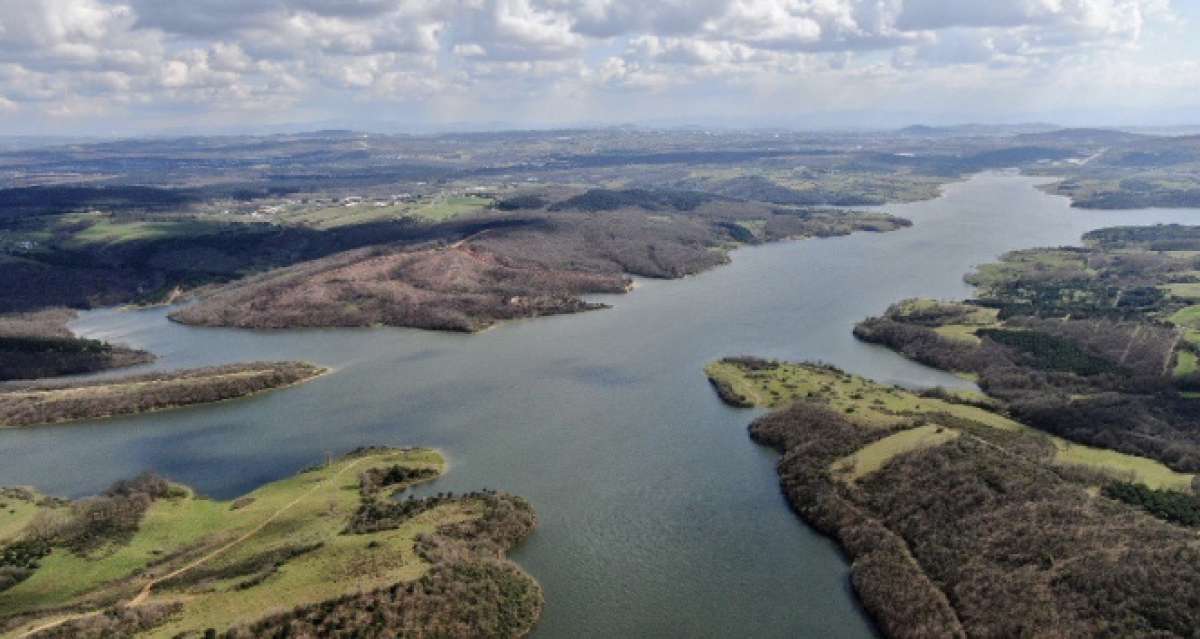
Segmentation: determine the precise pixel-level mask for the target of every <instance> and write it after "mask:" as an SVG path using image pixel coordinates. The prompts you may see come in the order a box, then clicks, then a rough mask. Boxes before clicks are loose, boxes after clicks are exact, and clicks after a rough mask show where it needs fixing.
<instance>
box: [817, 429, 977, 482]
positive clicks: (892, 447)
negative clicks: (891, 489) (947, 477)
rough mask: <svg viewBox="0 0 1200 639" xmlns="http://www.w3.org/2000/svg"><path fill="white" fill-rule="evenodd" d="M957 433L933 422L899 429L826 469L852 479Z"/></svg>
mask: <svg viewBox="0 0 1200 639" xmlns="http://www.w3.org/2000/svg"><path fill="white" fill-rule="evenodd" d="M961 434H962V433H961V432H959V431H957V430H954V429H953V428H944V427H942V426H938V425H937V424H926V425H925V426H917V427H916V428H910V429H908V430H902V431H900V432H898V433H896V434H894V435H888V436H887V437H884V438H883V439H881V440H879V441H877V442H874V443H871V444H868V445H866V446H864V447H862V448H860V449H858V450H857V451H855V452H854V453H853V454H851V455H848V456H846V457H843V458H841V459H839V460H837V461H835V462H834V463H833V465H832V466H831V467H830V469H831V470H832V471H833V473H834V476H835V477H839V478H841V479H844V480H851V481H853V480H856V479H860V478H862V477H865V476H866V475H869V474H871V473H873V472H875V471H877V470H879V469H880V468H883V465H884V464H886V463H887V462H888V461H890V460H891V459H892V458H893V457H896V456H897V455H901V454H904V453H907V452H911V451H914V450H920V449H922V448H928V447H930V446H938V445H941V444H944V443H946V442H948V441H951V440H954V439H956V438H957V437H958V436H959V435H961Z"/></svg>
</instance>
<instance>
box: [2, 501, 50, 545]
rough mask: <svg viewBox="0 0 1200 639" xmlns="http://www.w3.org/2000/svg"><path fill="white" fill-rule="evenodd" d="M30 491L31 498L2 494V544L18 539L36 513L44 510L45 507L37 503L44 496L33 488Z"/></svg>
mask: <svg viewBox="0 0 1200 639" xmlns="http://www.w3.org/2000/svg"><path fill="white" fill-rule="evenodd" d="M9 490H11V489H9ZM18 490H22V489H18ZM29 492H30V495H31V496H32V499H31V500H27V499H22V498H18V497H13V496H8V495H0V544H4V543H5V542H8V541H12V540H13V539H16V538H17V537H18V536H19V535H20V533H21V531H22V530H24V529H25V527H26V526H28V525H29V522H31V521H33V517H34V515H36V514H37V513H38V511H41V510H43V507H41V506H38V505H37V500H39V499H41V498H42V496H41V495H39V494H37V493H36V492H33V491H32V490H30V491H29Z"/></svg>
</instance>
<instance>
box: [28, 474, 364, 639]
mask: <svg viewBox="0 0 1200 639" xmlns="http://www.w3.org/2000/svg"><path fill="white" fill-rule="evenodd" d="M363 459H364V458H362V457H360V458H358V459H355V460H354V461H351V462H350V463H349V464H346V466H345V467H344V468H342V469H341V470H339V471H337V472H336V473H334V474H333V476H332V477H330V478H329V479H326V480H325V481H323V482H319V483H318V484H317V485H316V486H313V487H312V488H310V489H309V490H308V492H306V493H304V494H303V495H300V496H299V497H297V498H295V499H293V500H292V501H290V502H288V503H287V504H285V505H284V506H283V507H282V508H280V509H279V510H276V511H275V512H273V513H271V514H270V515H269V516H268V517H267V518H266V519H264V520H262V521H261V522H259V523H258V524H257V525H256V526H254V528H251V529H250V530H248V531H246V532H244V533H242V534H241V535H240V536H238V537H237V538H236V539H234V540H232V541H230V542H228V543H226V544H224V545H223V546H221V547H219V548H217V549H215V550H213V551H212V552H210V553H208V554H207V555H204V556H203V557H200V558H199V559H197V560H195V561H193V562H191V563H190V564H187V565H186V566H183V567H182V568H178V569H176V570H173V571H171V572H169V573H167V574H165V575H163V576H161V577H155V578H154V579H151V580H150V581H149V582H147V583H146V585H145V586H143V587H142V589H141V591H140V592H138V594H137V596H135V597H134V598H133V599H130V600H129V603H127V604H125V605H126V607H133V606H140V605H142V604H144V603H146V600H147V599H149V598H150V594H151V592H152V591H153V590H154V587H155V586H157V585H158V584H160V583H162V582H164V581H167V580H168V579H174V578H175V577H178V576H179V575H182V574H184V573H186V572H188V571H189V570H194V569H196V568H197V567H199V566H202V565H204V564H205V563H207V562H209V561H212V560H213V559H214V558H216V557H218V556H220V555H221V554H222V553H224V552H226V551H228V550H229V549H230V548H233V547H235V546H237V545H238V544H241V543H243V542H245V541H246V540H247V539H249V538H251V537H253V536H254V535H256V534H258V533H259V532H261V531H262V529H263V528H266V527H267V526H268V525H270V523H271V522H273V521H275V520H276V519H278V518H279V516H280V515H282V514H283V513H285V512H287V511H289V510H291V509H292V508H294V507H295V506H296V504H299V503H300V502H302V501H304V500H305V499H308V498H309V497H311V496H312V495H313V493H315V492H317V491H318V490H320V489H321V488H323V487H324V486H325V485H326V484H328V483H330V482H333V481H337V479H338V478H339V477H341V476H342V473H345V472H346V471H348V470H350V469H351V468H354V467H355V466H356V465H358V463H359V462H361V461H362V460H363ZM101 612H103V611H102V610H93V611H92V612H86V613H80V614H77V615H69V616H67V617H63V618H61V619H56V620H54V621H51V622H48V623H44V624H42V625H40V626H36V627H34V628H32V629H30V630H27V631H26V632H24V633H22V634H20V635H17V636H18V637H21V638H24V637H29V636H31V635H34V634H37V633H39V632H42V631H45V630H49V629H51V628H54V627H57V626H61V625H62V624H64V623H67V622H68V621H76V620H79V619H87V618H88V617H94V616H96V615H98V614H100V613H101Z"/></svg>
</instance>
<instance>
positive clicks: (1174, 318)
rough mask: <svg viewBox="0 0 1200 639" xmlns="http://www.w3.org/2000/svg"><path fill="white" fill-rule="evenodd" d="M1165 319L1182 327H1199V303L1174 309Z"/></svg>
mask: <svg viewBox="0 0 1200 639" xmlns="http://www.w3.org/2000/svg"><path fill="white" fill-rule="evenodd" d="M1167 321H1168V322H1170V323H1172V324H1174V325H1176V326H1182V327H1184V328H1191V329H1200V305H1197V306H1189V307H1187V308H1184V309H1180V310H1178V311H1175V312H1174V313H1172V314H1171V316H1170V317H1168V318H1167Z"/></svg>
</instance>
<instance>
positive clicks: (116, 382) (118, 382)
mask: <svg viewBox="0 0 1200 639" xmlns="http://www.w3.org/2000/svg"><path fill="white" fill-rule="evenodd" d="M303 363H304V364H306V365H308V366H310V367H312V368H313V369H314V370H316V371H317V372H315V373H313V374H312V375H308V376H305V377H302V378H300V379H297V380H294V381H291V382H288V383H286V384H282V385H279V386H269V387H265V388H260V389H257V390H254V391H250V392H248V393H245V394H241V395H235V396H232V397H224V398H221V399H215V400H211V401H198V402H184V403H178V404H170V405H164V406H155V407H153V408H148V409H145V410H137V411H133V412H112V413H103V414H97V415H88V416H83V417H72V418H67V419H58V420H53V421H45V422H42V421H39V422H30V423H22V424H12V423H8V422H0V430H8V429H26V428H40V427H44V426H61V425H69V424H78V423H81V422H90V421H96V422H102V421H107V420H111V419H116V418H121V417H136V416H140V415H149V414H153V413H160V412H164V411H171V410H180V409H184V408H191V407H197V408H198V407H203V406H215V405H219V404H223V403H226V402H234V401H237V400H241V399H250V398H253V397H256V396H259V395H263V394H266V393H270V392H274V391H281V390H286V389H288V388H292V387H296V386H300V385H303V384H306V383H308V382H311V381H313V380H316V379H318V378H320V377H324V376H326V375H329V374H331V373H333V372H335V371H336V368H333V367H325V366H318V365H316V364H311V363H309V362H303ZM235 365H236V364H231V365H226V366H235ZM212 368H215V367H212ZM202 370H205V369H204V368H198V369H182V370H178V371H168V372H165V374H166V375H172V374H178V373H186V372H196V371H202ZM252 372H253V371H252ZM259 372H262V373H266V372H268V371H267V370H266V369H263V370H261V371H259ZM233 374H237V373H233ZM137 377H138V376H133V378H132V379H136V378H137ZM183 379H187V378H183ZM198 379H200V380H205V379H207V378H204V377H200V378H198ZM55 381H57V380H55ZM180 381H182V380H171V379H167V380H163V381H161V382H153V381H151V382H136V381H126V380H122V379H121V378H114V379H109V378H100V379H97V380H93V381H92V382H90V383H87V384H82V385H71V384H70V383H66V384H63V385H62V386H61V388H54V387H51V388H35V389H30V390H28V391H26V392H30V393H39V392H53V391H56V390H63V391H72V390H80V389H85V388H89V387H104V386H122V385H125V384H130V383H134V384H136V383H151V384H154V383H178V382H180ZM20 383H26V384H29V383H38V382H36V381H34V382H31V381H25V380H22V382H20ZM41 383H49V384H53V383H55V382H41ZM10 384H11V382H10ZM22 390H23V389H20V388H5V386H3V385H0V401H2V400H3V395H4V394H6V393H12V394H18V393H21V392H22Z"/></svg>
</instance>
